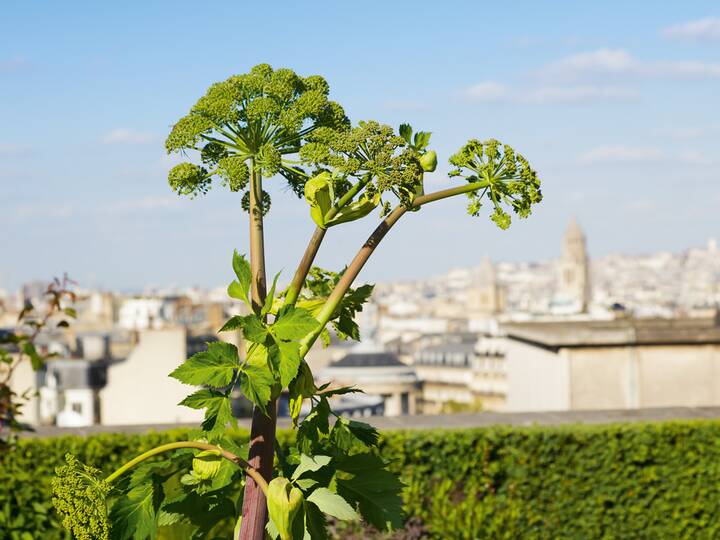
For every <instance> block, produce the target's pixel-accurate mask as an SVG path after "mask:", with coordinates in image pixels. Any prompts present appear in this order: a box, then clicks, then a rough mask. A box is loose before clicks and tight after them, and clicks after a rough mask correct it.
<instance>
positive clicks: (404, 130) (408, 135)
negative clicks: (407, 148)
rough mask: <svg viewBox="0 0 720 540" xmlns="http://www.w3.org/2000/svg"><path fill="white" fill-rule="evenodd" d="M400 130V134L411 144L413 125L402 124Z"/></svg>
mask: <svg viewBox="0 0 720 540" xmlns="http://www.w3.org/2000/svg"><path fill="white" fill-rule="evenodd" d="M398 132H399V133H400V136H401V137H402V138H403V139H405V141H406V142H407V143H408V144H410V142H411V141H412V127H410V124H400V129H399V130H398Z"/></svg>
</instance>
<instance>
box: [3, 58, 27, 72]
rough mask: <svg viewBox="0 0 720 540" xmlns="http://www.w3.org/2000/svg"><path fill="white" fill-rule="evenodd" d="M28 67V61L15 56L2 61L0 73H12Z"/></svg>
mask: <svg viewBox="0 0 720 540" xmlns="http://www.w3.org/2000/svg"><path fill="white" fill-rule="evenodd" d="M26 66H27V60H25V58H23V57H22V56H15V57H13V58H8V59H7V60H0V73H10V72H12V71H17V70H19V69H22V68H24V67H26Z"/></svg>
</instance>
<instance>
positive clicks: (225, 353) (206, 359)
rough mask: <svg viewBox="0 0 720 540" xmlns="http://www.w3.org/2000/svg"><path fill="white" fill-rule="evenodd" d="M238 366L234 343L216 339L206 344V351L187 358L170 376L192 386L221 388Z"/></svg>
mask: <svg viewBox="0 0 720 540" xmlns="http://www.w3.org/2000/svg"><path fill="white" fill-rule="evenodd" d="M238 367H239V359H238V352H237V348H236V347H235V345H233V344H232V343H225V342H223V341H216V342H214V343H209V344H208V349H207V351H203V352H199V353H197V354H194V355H192V356H191V357H190V358H188V359H187V360H186V361H185V362H183V363H182V364H181V365H180V366H179V367H178V368H177V369H175V371H173V372H172V373H171V374H170V376H171V377H174V378H176V379H177V380H179V381H180V382H182V383H185V384H190V385H193V386H200V385H206V386H213V387H215V388H222V387H224V386H227V385H228V384H230V383H231V382H232V380H233V377H234V374H235V370H236V369H237V368H238Z"/></svg>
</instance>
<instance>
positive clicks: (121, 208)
mask: <svg viewBox="0 0 720 540" xmlns="http://www.w3.org/2000/svg"><path fill="white" fill-rule="evenodd" d="M180 204H181V201H180V198H179V197H176V196H175V197H173V196H167V197H143V198H141V199H129V200H126V201H117V202H114V203H112V204H109V205H106V206H104V207H103V208H102V209H101V212H110V213H125V212H136V211H146V210H158V209H161V208H173V207H176V206H179V205H180Z"/></svg>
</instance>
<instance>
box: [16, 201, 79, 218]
mask: <svg viewBox="0 0 720 540" xmlns="http://www.w3.org/2000/svg"><path fill="white" fill-rule="evenodd" d="M73 214H75V208H74V207H73V206H72V205H70V204H48V203H28V204H19V205H17V206H16V207H15V208H14V209H13V211H12V217H13V218H14V219H15V220H16V221H19V222H26V221H31V220H37V219H42V218H51V219H65V218H69V217H71V216H72V215H73Z"/></svg>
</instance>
